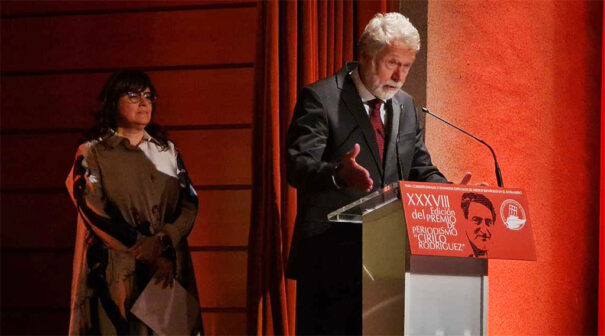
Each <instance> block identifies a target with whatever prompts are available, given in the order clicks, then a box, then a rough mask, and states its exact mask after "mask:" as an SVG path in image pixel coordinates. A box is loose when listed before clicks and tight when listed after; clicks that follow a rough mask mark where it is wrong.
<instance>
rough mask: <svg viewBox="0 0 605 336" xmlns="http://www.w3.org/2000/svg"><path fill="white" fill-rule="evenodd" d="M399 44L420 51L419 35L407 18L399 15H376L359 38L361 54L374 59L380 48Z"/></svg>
mask: <svg viewBox="0 0 605 336" xmlns="http://www.w3.org/2000/svg"><path fill="white" fill-rule="evenodd" d="M395 41H397V42H400V43H403V44H404V45H406V46H407V47H408V48H409V49H410V50H416V51H418V50H420V35H419V34H418V30H417V29H416V27H414V25H412V23H411V22H410V20H409V19H408V18H406V17H405V16H403V15H401V14H399V13H394V12H393V13H386V14H380V13H379V14H376V15H375V16H374V17H373V18H372V20H370V22H368V25H367V26H366V28H365V29H364V31H363V33H362V34H361V37H360V38H359V45H358V46H359V51H360V52H361V54H364V53H365V54H366V55H368V56H371V57H374V56H375V55H376V54H377V53H378V52H379V51H380V50H382V48H384V47H385V46H387V45H391V44H392V43H393V42H395Z"/></svg>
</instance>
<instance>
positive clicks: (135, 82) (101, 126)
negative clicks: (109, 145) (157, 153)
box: [82, 69, 168, 146]
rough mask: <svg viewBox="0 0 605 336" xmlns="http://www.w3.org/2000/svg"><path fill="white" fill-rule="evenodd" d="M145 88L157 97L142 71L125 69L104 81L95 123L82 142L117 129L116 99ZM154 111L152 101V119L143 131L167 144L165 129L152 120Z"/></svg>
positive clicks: (147, 77)
mask: <svg viewBox="0 0 605 336" xmlns="http://www.w3.org/2000/svg"><path fill="white" fill-rule="evenodd" d="M146 88H149V90H151V93H152V94H153V96H156V97H157V92H156V90H155V87H154V86H153V84H152V83H151V79H150V78H149V76H148V75H147V74H146V73H144V72H142V71H139V70H131V69H125V70H120V71H117V72H115V73H114V74H113V75H111V77H109V79H108V80H107V83H105V86H104V87H103V90H102V91H101V94H99V98H98V99H99V102H100V103H101V109H100V110H99V111H98V112H97V113H96V114H95V125H94V126H93V127H92V128H91V129H90V130H88V131H87V132H86V133H85V134H84V139H83V140H82V142H84V141H89V140H93V139H98V138H100V137H104V136H106V135H107V134H109V133H110V132H111V130H114V131H115V130H117V127H118V122H117V116H118V100H119V99H120V97H121V96H122V95H123V94H125V93H127V92H129V91H132V92H142V91H143V90H145V89H146ZM156 113H157V111H156V106H155V103H153V112H152V119H151V122H150V123H149V125H147V126H146V127H145V131H147V133H149V135H151V136H152V137H153V138H155V139H156V140H158V141H159V142H160V143H161V144H162V145H164V146H167V144H168V138H167V135H166V131H165V130H164V129H163V128H162V127H161V126H160V125H159V124H156V123H154V122H153V117H154V116H155V115H156Z"/></svg>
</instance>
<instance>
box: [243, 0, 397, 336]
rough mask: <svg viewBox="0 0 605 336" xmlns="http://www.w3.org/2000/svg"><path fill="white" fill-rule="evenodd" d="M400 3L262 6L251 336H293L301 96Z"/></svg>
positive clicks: (310, 1) (312, 1)
mask: <svg viewBox="0 0 605 336" xmlns="http://www.w3.org/2000/svg"><path fill="white" fill-rule="evenodd" d="M395 3H396V2H395V1H391V0H389V1H387V0H381V1H337V0H323V1H318V0H307V1H272V0H268V1H259V2H258V3H257V7H258V9H259V21H258V30H257V47H256V50H257V55H256V63H255V67H256V73H255V92H256V95H255V102H254V106H255V110H254V120H253V151H252V153H253V157H252V163H253V181H252V211H251V221H250V235H249V242H248V245H249V250H248V251H249V252H248V282H247V283H248V291H247V293H248V299H247V315H248V319H247V323H248V325H247V333H248V334H249V335H273V334H276V335H293V334H294V332H295V321H294V316H295V307H296V298H295V293H296V289H295V284H294V282H293V281H291V280H288V281H286V279H285V275H284V270H285V265H286V261H287V257H288V252H289V250H290V242H291V239H292V232H293V229H294V219H295V217H296V193H295V190H294V189H293V188H291V187H289V186H288V185H287V183H286V179H285V174H286V171H285V162H284V159H283V155H282V154H283V153H284V144H285V138H286V131H287V129H288V125H289V123H290V119H291V117H292V111H293V110H294V105H295V103H296V95H297V94H298V92H299V91H300V89H302V87H304V86H305V85H307V84H310V83H312V82H315V81H317V80H319V79H321V78H325V77H328V76H330V75H332V74H334V73H335V72H336V71H338V69H340V68H341V67H342V66H343V64H345V62H347V61H352V60H353V59H354V49H355V48H354V46H355V43H356V41H357V40H358V38H359V34H360V32H362V31H363V29H364V27H365V25H366V24H367V23H368V21H369V20H370V19H371V18H372V17H373V16H374V15H375V14H376V13H379V12H382V13H384V12H386V11H394V10H396V8H395Z"/></svg>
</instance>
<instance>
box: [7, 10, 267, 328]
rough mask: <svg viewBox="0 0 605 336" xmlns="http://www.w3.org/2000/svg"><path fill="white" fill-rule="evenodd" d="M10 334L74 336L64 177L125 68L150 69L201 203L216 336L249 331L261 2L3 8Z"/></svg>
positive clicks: (198, 257)
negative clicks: (99, 102)
mask: <svg viewBox="0 0 605 336" xmlns="http://www.w3.org/2000/svg"><path fill="white" fill-rule="evenodd" d="M1 21H2V22H1V27H2V42H1V43H2V45H1V46H2V61H1V62H2V63H1V67H2V73H1V85H2V91H1V111H2V124H1V134H2V140H1V145H2V167H1V172H2V179H1V193H0V196H1V202H2V214H1V220H2V237H1V243H2V257H1V258H2V284H1V292H2V293H1V295H2V325H1V328H2V333H3V334H65V333H66V331H67V325H68V321H69V318H68V317H69V293H70V281H71V273H72V271H71V266H72V253H73V244H74V239H75V224H76V217H75V216H76V214H75V209H74V207H73V205H72V204H71V201H70V200H69V197H68V195H67V193H66V191H65V186H64V181H65V178H66V176H67V173H68V172H69V169H70V167H71V164H72V160H73V156H74V153H75V149H76V141H77V139H78V138H79V136H80V135H79V132H80V131H81V130H82V129H83V128H86V127H88V126H90V123H91V122H92V115H91V113H92V112H94V111H95V109H96V108H97V106H96V105H95V100H96V97H97V95H98V93H99V91H100V90H101V88H102V85H103V84H104V82H105V80H106V79H107V78H108V77H109V74H110V73H111V72H112V71H113V70H114V69H116V68H121V67H138V68H141V69H143V70H145V71H147V72H148V73H149V74H150V76H151V78H152V80H153V82H154V84H155V85H156V87H157V89H158V92H159V96H160V98H159V100H158V108H157V115H156V117H157V120H158V121H159V122H160V123H161V124H163V125H166V126H168V130H169V133H170V136H171V138H172V139H173V140H174V141H175V142H176V144H177V146H178V147H179V149H180V150H181V152H182V155H183V158H184V160H185V163H186V164H187V166H188V169H189V172H190V174H191V178H192V180H193V182H194V184H195V185H196V189H197V192H198V195H199V196H200V210H199V216H198V219H197V222H196V226H195V229H194V231H193V232H192V233H191V236H190V237H189V243H190V245H191V246H192V250H193V251H194V252H193V260H194V267H195V271H196V276H197V280H198V287H199V292H200V297H201V301H202V302H201V305H202V316H203V319H204V324H205V328H206V332H207V334H210V335H215V334H243V333H244V332H245V316H246V309H245V304H246V301H245V300H246V285H245V281H246V259H247V242H248V227H249V216H250V189H251V185H250V184H251V166H250V165H251V163H250V162H251V160H250V158H251V125H250V124H251V121H252V100H253V99H252V97H253V96H252V95H253V87H252V85H253V74H254V54H255V35H254V34H255V32H256V24H257V9H256V2H255V1H253V0H240V1H219V0H201V1H173V2H158V1H143V2H141V1H139V2H111V1H108V2H83V1H72V2H65V1H53V2H13V1H9V2H7V1H3V2H2V20H1Z"/></svg>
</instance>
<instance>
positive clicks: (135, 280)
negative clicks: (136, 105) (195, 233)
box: [66, 134, 202, 335]
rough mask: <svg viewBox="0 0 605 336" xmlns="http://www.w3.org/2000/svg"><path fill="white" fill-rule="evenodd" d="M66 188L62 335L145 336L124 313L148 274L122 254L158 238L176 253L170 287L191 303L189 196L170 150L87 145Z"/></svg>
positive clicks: (120, 142) (148, 140)
mask: <svg viewBox="0 0 605 336" xmlns="http://www.w3.org/2000/svg"><path fill="white" fill-rule="evenodd" d="M66 184H67V188H68V191H69V193H70V195H71V197H72V200H73V201H74V203H75V205H76V207H77V208H78V225H77V234H76V246H75V253H74V262H73V279H72V294H71V306H70V307H71V318H70V327H69V334H70V335H79V334H91V333H92V334H103V335H106V334H132V335H149V332H150V331H149V330H148V328H147V327H146V326H145V325H144V324H143V323H142V322H140V321H139V320H138V319H137V318H136V317H134V316H133V315H132V314H131V313H130V308H131V307H132V305H133V304H134V302H135V301H136V299H137V297H138V295H139V294H140V293H141V291H142V290H143V289H144V288H145V286H146V285H147V283H148V282H149V281H150V280H151V277H152V276H153V267H152V266H151V265H147V264H145V263H143V262H139V261H136V260H135V258H134V256H133V255H132V253H131V252H130V250H129V248H130V247H132V246H133V245H134V244H135V243H136V242H137V241H139V240H140V239H143V238H145V237H149V236H152V235H154V234H156V233H158V232H160V231H164V232H166V233H167V234H168V235H169V236H170V238H171V240H172V243H173V246H174V247H175V250H176V259H175V260H174V262H175V266H176V267H175V271H176V273H175V279H176V281H178V282H179V283H181V284H182V285H183V287H184V288H185V289H187V291H188V292H189V293H190V294H191V295H192V296H193V297H195V298H196V299H197V297H198V296H197V288H196V285H195V275H194V273H193V266H192V262H191V255H190V252H189V248H188V246H187V236H188V235H189V232H190V231H191V229H192V227H193V223H194V221H195V217H196V215H197V207H198V203H197V196H196V194H195V191H194V190H193V188H192V186H191V183H190V181H189V178H188V176H187V174H186V171H185V169H184V166H183V165H182V161H181V160H180V157H179V156H178V154H177V151H176V149H175V147H174V145H173V144H172V143H170V142H169V143H168V146H162V145H161V144H160V143H159V142H157V141H156V140H155V139H153V138H152V137H150V136H149V135H148V134H145V136H144V139H143V141H142V142H141V144H140V145H139V146H137V147H132V146H130V143H129V141H128V139H125V138H122V137H120V136H118V135H116V134H110V135H108V136H106V137H104V138H102V139H100V140H97V141H89V142H87V143H84V144H82V145H81V146H80V147H79V149H78V152H77V154H76V159H75V162H74V166H73V168H72V171H71V172H70V174H69V176H68V178H67V181H66ZM198 302H199V300H198ZM183 311H184V312H186V311H187V307H183ZM194 324H195V327H194V329H193V330H191V333H192V334H197V333H199V332H201V331H202V324H201V318H200V316H199V314H198V316H197V318H196V321H195V322H194Z"/></svg>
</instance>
